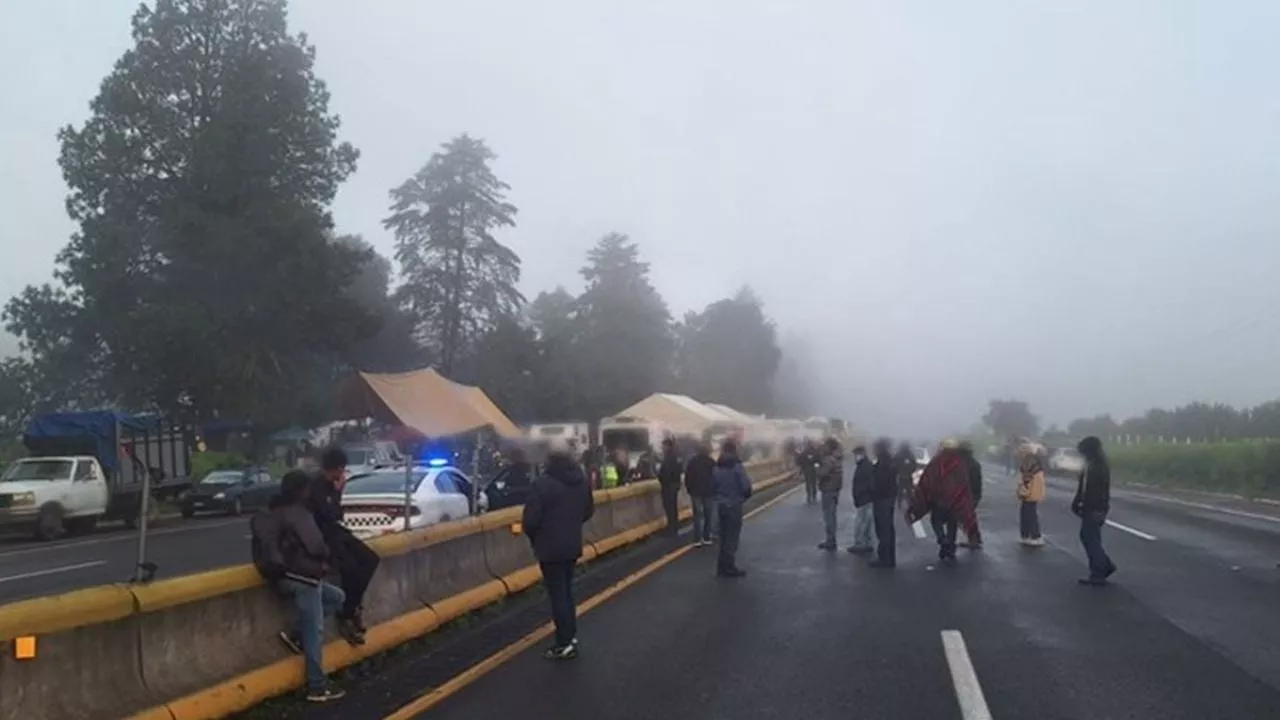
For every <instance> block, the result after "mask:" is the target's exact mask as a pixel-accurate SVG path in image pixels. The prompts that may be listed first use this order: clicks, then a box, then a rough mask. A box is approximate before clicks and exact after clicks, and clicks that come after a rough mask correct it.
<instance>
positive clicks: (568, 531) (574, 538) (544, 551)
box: [522, 449, 595, 660]
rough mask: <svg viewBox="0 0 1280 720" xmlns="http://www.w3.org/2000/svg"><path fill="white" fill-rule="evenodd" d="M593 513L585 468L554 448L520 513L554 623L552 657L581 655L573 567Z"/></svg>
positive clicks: (566, 658)
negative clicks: (584, 529) (574, 598)
mask: <svg viewBox="0 0 1280 720" xmlns="http://www.w3.org/2000/svg"><path fill="white" fill-rule="evenodd" d="M594 512H595V499H594V497H593V496H592V494H591V488H590V487H589V486H588V485H587V479H586V477H585V476H583V474H582V470H581V469H580V468H579V467H578V464H577V463H576V462H574V461H573V458H572V457H570V456H569V455H568V453H566V452H564V451H563V450H562V449H553V450H552V451H551V453H550V454H548V455H547V462H546V465H545V467H544V468H543V470H542V474H541V475H539V476H538V478H537V479H536V480H534V481H533V491H532V492H530V493H529V500H528V501H527V502H526V503H525V505H524V516H523V518H522V524H523V526H524V534H525V535H527V536H528V538H529V542H530V543H531V544H532V545H533V554H534V556H535V557H537V558H538V565H539V567H541V569H542V582H543V584H545V585H546V588H547V598H548V599H549V600H550V602H551V618H552V620H553V621H554V622H555V625H556V639H555V644H554V645H552V646H551V648H550V649H548V650H547V651H546V652H545V653H544V654H543V657H545V658H547V659H548V660H571V659H573V658H575V657H577V656H578V622H577V609H576V607H575V605H574V600H573V568H574V565H576V564H577V562H578V558H580V557H582V526H583V524H584V523H586V522H587V521H588V520H590V519H591V515H592V514H593V513H594Z"/></svg>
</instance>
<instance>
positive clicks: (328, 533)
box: [309, 447, 380, 645]
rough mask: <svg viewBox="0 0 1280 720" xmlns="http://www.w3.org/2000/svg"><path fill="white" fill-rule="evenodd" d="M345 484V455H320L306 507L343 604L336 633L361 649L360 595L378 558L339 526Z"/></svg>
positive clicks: (336, 451)
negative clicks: (333, 570) (326, 552)
mask: <svg viewBox="0 0 1280 720" xmlns="http://www.w3.org/2000/svg"><path fill="white" fill-rule="evenodd" d="M346 483H347V453H346V452H345V451H343V449H342V448H340V447H332V448H329V449H328V450H325V451H324V455H322V456H321V458H320V474H319V475H317V476H316V477H315V478H313V480H312V485H311V499H310V502H309V507H310V508H311V511H312V512H313V513H315V516H316V524H317V525H319V526H320V532H321V533H322V534H323V535H324V541H325V543H327V544H328V545H329V552H330V553H331V554H332V557H333V564H334V565H335V566H336V568H337V571H338V577H339V580H340V581H341V584H342V591H343V592H344V593H346V596H347V597H346V600H345V601H344V602H343V604H342V609H341V610H340V611H339V612H338V632H339V633H341V634H342V637H343V639H345V640H346V641H347V642H349V643H351V644H352V645H363V644H364V642H365V637H364V636H365V633H366V632H367V629H366V628H365V625H364V616H363V604H364V593H365V591H366V590H368V589H369V583H370V582H371V581H372V580H373V574H374V572H376V571H377V569H378V564H379V562H380V558H379V557H378V554H377V553H376V552H374V551H373V550H372V549H371V548H370V547H369V546H368V545H365V544H364V543H363V542H362V541H361V540H360V538H358V537H356V536H355V535H352V534H351V531H350V530H348V529H347V528H345V527H343V525H342V488H343V487H344V486H345V485H346Z"/></svg>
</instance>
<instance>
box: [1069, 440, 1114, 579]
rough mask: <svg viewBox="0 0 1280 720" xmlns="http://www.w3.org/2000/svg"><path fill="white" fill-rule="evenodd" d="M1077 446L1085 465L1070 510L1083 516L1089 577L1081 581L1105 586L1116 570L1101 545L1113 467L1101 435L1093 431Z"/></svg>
mask: <svg viewBox="0 0 1280 720" xmlns="http://www.w3.org/2000/svg"><path fill="white" fill-rule="evenodd" d="M1076 449H1077V450H1079V451H1080V454H1081V455H1083V456H1084V461H1085V466H1084V470H1083V471H1082V472H1081V473H1080V479H1079V481H1078V483H1077V486H1076V496H1075V498H1074V499H1072V501H1071V512H1073V513H1075V514H1076V515H1077V516H1078V517H1079V518H1080V544H1081V545H1084V552H1085V554H1086V555H1088V556H1089V577H1086V578H1080V584H1081V585H1092V586H1094V587H1102V586H1104V585H1106V584H1107V578H1110V577H1111V576H1112V574H1114V573H1115V571H1116V564H1115V563H1113V562H1111V558H1110V557H1109V556H1108V555H1107V551H1106V550H1104V549H1103V547H1102V526H1103V525H1105V524H1106V523H1107V513H1109V512H1111V467H1110V465H1109V464H1108V463H1107V456H1106V453H1104V452H1103V451H1102V441H1101V440H1099V439H1098V438H1096V437H1094V436H1092V435H1090V436H1089V437H1087V438H1085V439H1083V440H1081V441H1080V443H1079V444H1078V445H1076Z"/></svg>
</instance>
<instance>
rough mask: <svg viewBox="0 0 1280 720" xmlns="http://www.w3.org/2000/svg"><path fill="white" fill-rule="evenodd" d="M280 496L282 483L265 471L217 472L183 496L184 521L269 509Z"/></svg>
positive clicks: (192, 487)
mask: <svg viewBox="0 0 1280 720" xmlns="http://www.w3.org/2000/svg"><path fill="white" fill-rule="evenodd" d="M278 492H280V479H279V478H276V477H273V476H272V475H271V473H269V472H267V471H266V470H265V469H263V468H260V467H247V468H241V469H239V470H214V471H212V472H210V473H209V474H208V475H205V476H204V477H202V478H200V481H199V482H197V483H196V484H195V485H192V486H191V489H190V490H188V491H187V493H186V494H185V495H183V496H182V517H184V518H190V517H193V516H194V515H195V514H196V513H206V512H214V513H222V514H225V515H232V516H235V515H239V514H241V513H242V512H244V511H245V510H250V509H254V508H264V507H266V506H267V503H269V502H271V498H272V497H274V496H275V495H276V493H278Z"/></svg>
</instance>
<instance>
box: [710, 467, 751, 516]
mask: <svg viewBox="0 0 1280 720" xmlns="http://www.w3.org/2000/svg"><path fill="white" fill-rule="evenodd" d="M711 492H712V495H713V496H714V497H715V499H716V502H717V503H719V504H720V505H722V506H738V505H741V504H742V503H744V502H746V501H747V498H749V497H751V478H750V477H749V476H748V475H747V471H746V469H745V468H744V467H742V462H741V461H739V460H738V458H736V457H734V456H732V455H721V456H720V459H719V460H716V467H715V469H714V470H712V472H711Z"/></svg>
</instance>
